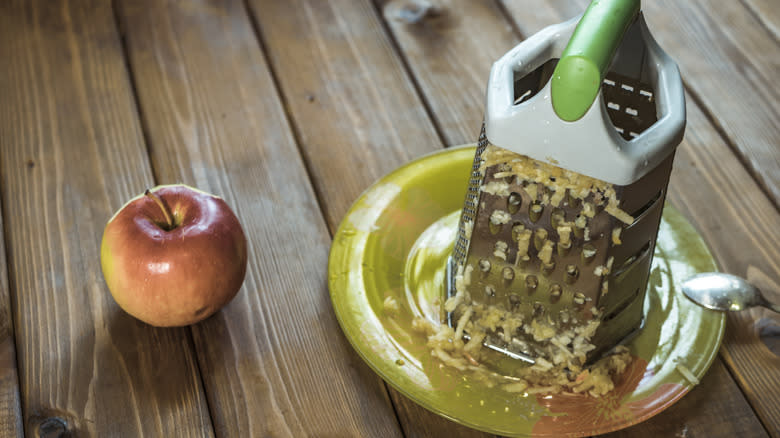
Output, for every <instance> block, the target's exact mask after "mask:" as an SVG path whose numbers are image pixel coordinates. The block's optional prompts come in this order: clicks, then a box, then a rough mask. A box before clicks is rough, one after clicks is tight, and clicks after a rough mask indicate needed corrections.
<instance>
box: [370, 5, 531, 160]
mask: <svg viewBox="0 0 780 438" xmlns="http://www.w3.org/2000/svg"><path fill="white" fill-rule="evenodd" d="M375 2H376V4H377V7H379V8H380V9H381V11H382V15H383V16H384V19H385V21H386V22H387V24H388V26H389V28H390V29H391V30H392V32H393V36H394V37H395V39H396V41H397V42H398V45H399V46H400V47H401V48H402V52H403V56H404V57H406V58H407V59H408V60H409V62H408V65H409V69H410V70H411V71H412V72H413V73H414V77H415V79H416V80H417V83H418V84H419V87H420V90H421V92H422V96H423V98H424V99H425V100H426V101H427V103H428V107H429V108H430V109H431V113H432V114H433V117H434V119H435V120H436V123H437V125H438V126H439V129H440V130H441V132H442V136H443V137H444V140H445V142H446V144H447V145H457V144H464V143H474V142H476V141H477V138H478V137H479V130H480V127H481V125H482V116H483V114H484V111H485V87H486V86H487V79H488V74H489V73H490V66H491V65H492V64H493V62H495V61H496V60H497V59H498V58H499V57H501V56H502V55H503V54H504V53H506V52H507V51H508V50H509V49H511V48H512V47H514V46H515V45H516V44H517V43H519V42H520V40H519V39H518V38H517V36H516V35H515V34H514V33H513V30H512V28H511V26H510V25H509V23H508V22H507V21H506V20H505V19H504V16H503V15H502V13H501V11H500V10H499V8H498V6H497V5H496V4H495V3H493V2H484V1H479V2H475V1H463V0H436V1H426V2H420V1H419V0H375ZM421 4H428V7H429V8H432V9H430V10H429V11H430V12H429V13H427V14H426V15H424V16H422V17H420V18H417V19H416V20H413V21H412V20H410V19H409V18H405V14H409V11H410V10H415V8H420V7H422V6H421Z"/></svg>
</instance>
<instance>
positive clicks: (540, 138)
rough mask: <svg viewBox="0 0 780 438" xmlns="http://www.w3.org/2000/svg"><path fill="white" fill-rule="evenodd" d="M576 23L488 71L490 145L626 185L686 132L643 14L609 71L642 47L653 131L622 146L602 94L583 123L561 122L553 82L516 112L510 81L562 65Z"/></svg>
mask: <svg viewBox="0 0 780 438" xmlns="http://www.w3.org/2000/svg"><path fill="white" fill-rule="evenodd" d="M578 21H579V17H577V18H574V19H572V20H569V21H567V22H564V23H560V24H557V25H553V26H550V27H547V28H545V29H543V30H542V31H540V32H538V33H536V34H535V35H533V36H531V37H530V38H528V39H527V40H525V41H524V42H522V43H521V44H519V45H518V46H516V47H515V48H514V49H512V50H510V51H509V52H508V53H507V54H506V55H504V56H503V57H501V59H499V60H498V61H496V62H495V63H494V64H493V68H492V69H491V71H490V78H489V80H488V87H487V93H486V94H487V103H486V110H485V129H486V132H487V138H488V140H489V141H490V143H492V144H494V145H496V146H499V147H502V148H504V149H508V150H510V151H513V152H516V153H519V154H522V155H526V156H528V157H531V158H533V159H535V160H539V161H544V162H548V163H551V164H554V165H556V166H559V167H562V168H564V169H567V170H571V171H574V172H577V173H581V174H584V175H587V176H590V177H592V178H597V179H600V180H603V181H606V182H608V183H612V184H617V185H628V184H631V183H633V182H635V181H637V180H638V179H639V178H641V177H642V176H644V175H646V174H647V173H648V172H650V171H651V170H653V169H654V168H655V167H656V166H657V165H658V164H660V163H661V162H662V161H663V160H664V159H665V158H667V157H668V156H669V155H670V154H671V153H673V151H674V149H675V147H676V146H677V145H678V144H679V143H680V141H681V140H682V136H683V131H684V129H685V94H684V91H683V86H682V79H681V78H680V72H679V70H678V68H677V64H676V63H675V62H674V61H673V60H672V59H671V58H670V57H669V56H668V55H667V54H666V53H665V52H664V51H663V50H662V49H661V47H660V46H658V44H657V43H656V42H655V40H654V39H653V37H652V35H651V34H650V31H649V30H648V29H647V24H646V23H645V20H644V17H643V16H642V14H641V13H640V14H639V16H638V17H637V20H636V21H635V23H634V24H633V25H632V28H631V29H630V30H629V31H628V32H626V35H625V37H624V42H623V45H624V46H625V47H626V49H625V50H621V52H624V53H618V56H616V58H615V62H614V63H613V65H612V68H613V69H619V68H620V65H619V64H620V63H621V62H622V61H621V59H623V60H624V59H626V55H628V56H629V57H633V58H635V59H637V54H636V53H633V54H632V53H628V54H626V53H625V51H626V50H636V48H637V47H639V50H641V53H640V54H638V56H639V57H640V58H639V59H640V62H641V63H642V77H643V78H646V79H647V81H648V82H649V84H650V85H651V86H652V87H653V90H654V91H653V95H654V96H655V99H656V102H657V104H656V111H657V119H658V121H657V122H656V123H655V124H653V125H652V126H651V127H649V128H647V129H646V130H644V131H643V132H641V133H639V134H638V135H637V136H636V137H634V138H633V139H632V140H630V141H628V140H625V139H624V138H623V137H621V135H620V134H619V133H618V132H617V131H616V130H615V127H614V126H613V125H612V122H611V120H610V118H609V115H608V114H607V108H606V104H605V102H604V100H603V97H602V94H601V93H599V94H598V96H597V97H596V100H595V101H594V103H593V105H591V107H590V108H589V109H588V111H587V112H586V113H585V115H584V116H583V117H582V118H580V119H579V120H577V121H574V122H566V121H564V120H562V119H560V118H559V117H558V115H557V114H556V113H555V110H554V109H553V105H552V99H551V98H550V81H548V82H547V84H546V85H545V86H544V87H543V88H542V89H541V90H540V91H539V92H538V93H537V94H535V95H534V96H532V97H531V98H530V99H527V100H525V101H523V102H521V103H517V104H515V93H514V81H515V77H523V76H525V75H526V74H528V73H531V72H532V71H534V70H535V69H537V68H538V67H540V66H541V65H543V64H544V63H545V62H547V61H548V60H550V59H554V58H559V57H560V56H561V53H562V52H563V50H564V48H565V47H566V44H567V42H568V41H569V39H570V37H571V35H572V33H573V31H574V29H575V27H576V25H577V23H578ZM637 44H638V46H637ZM637 95H639V94H637ZM629 110H630V109H629Z"/></svg>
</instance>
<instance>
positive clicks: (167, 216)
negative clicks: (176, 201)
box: [144, 189, 174, 230]
mask: <svg viewBox="0 0 780 438" xmlns="http://www.w3.org/2000/svg"><path fill="white" fill-rule="evenodd" d="M144 196H147V197H149V198H151V199H152V200H153V201H154V202H155V203H156V204H157V205H158V206H159V207H160V210H162V212H163V216H165V222H166V224H167V227H166V228H165V229H166V230H171V229H173V226H174V223H173V216H171V212H170V211H168V207H166V206H165V203H164V202H163V201H162V199H160V197H159V196H157V195H155V194H154V193H152V191H151V190H149V189H146V191H145V192H144Z"/></svg>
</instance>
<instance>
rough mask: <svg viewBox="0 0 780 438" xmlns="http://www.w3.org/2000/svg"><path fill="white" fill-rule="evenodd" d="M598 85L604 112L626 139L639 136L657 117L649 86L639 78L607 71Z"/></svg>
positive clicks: (629, 139)
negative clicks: (600, 85)
mask: <svg viewBox="0 0 780 438" xmlns="http://www.w3.org/2000/svg"><path fill="white" fill-rule="evenodd" d="M603 84H604V86H602V87H601V93H602V98H603V100H604V102H606V107H607V114H608V115H609V118H610V121H611V122H612V125H613V126H614V127H615V129H616V131H617V132H618V133H619V134H620V136H621V137H623V138H624V139H625V140H627V141H631V140H633V139H634V138H636V137H638V136H640V135H641V134H642V132H643V131H644V130H645V129H647V128H649V127H650V126H652V125H653V124H654V123H655V122H656V121H657V113H656V107H655V99H654V94H653V91H652V88H651V87H650V86H649V85H648V84H645V83H641V82H639V81H638V80H636V79H634V78H631V77H628V76H622V75H619V74H617V73H614V72H610V73H608V77H607V78H605V79H604V82H603Z"/></svg>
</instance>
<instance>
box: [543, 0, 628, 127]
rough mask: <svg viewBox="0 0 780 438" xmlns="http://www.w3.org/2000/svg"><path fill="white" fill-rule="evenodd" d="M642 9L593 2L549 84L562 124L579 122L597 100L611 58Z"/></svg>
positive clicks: (610, 0) (622, 2) (616, 0)
mask: <svg viewBox="0 0 780 438" xmlns="http://www.w3.org/2000/svg"><path fill="white" fill-rule="evenodd" d="M639 8H640V0H593V1H592V2H591V3H590V5H589V6H588V9H586V10H585V13H584V14H583V16H582V19H580V22H579V23H578V24H577V28H576V29H574V33H573V34H572V36H571V39H570V40H569V43H568V45H566V49H564V51H563V53H562V54H561V59H560V60H559V61H558V65H557V66H556V67H555V71H554V72H553V77H552V83H551V84H550V87H551V96H552V105H553V108H554V109H555V113H556V114H557V115H558V117H560V118H561V119H562V120H565V121H567V122H573V121H575V120H579V119H580V118H581V117H582V116H584V115H585V113H586V112H587V111H588V109H589V108H590V106H591V105H592V104H593V101H594V100H596V96H597V95H598V92H599V87H600V86H601V81H602V80H604V75H606V73H607V68H609V64H610V62H611V61H612V57H613V56H614V54H615V51H616V50H617V48H618V46H619V45H620V42H621V40H622V39H623V34H624V33H625V32H626V30H627V29H628V26H629V25H631V23H632V22H633V21H634V18H635V17H636V15H637V14H638V13H639Z"/></svg>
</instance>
